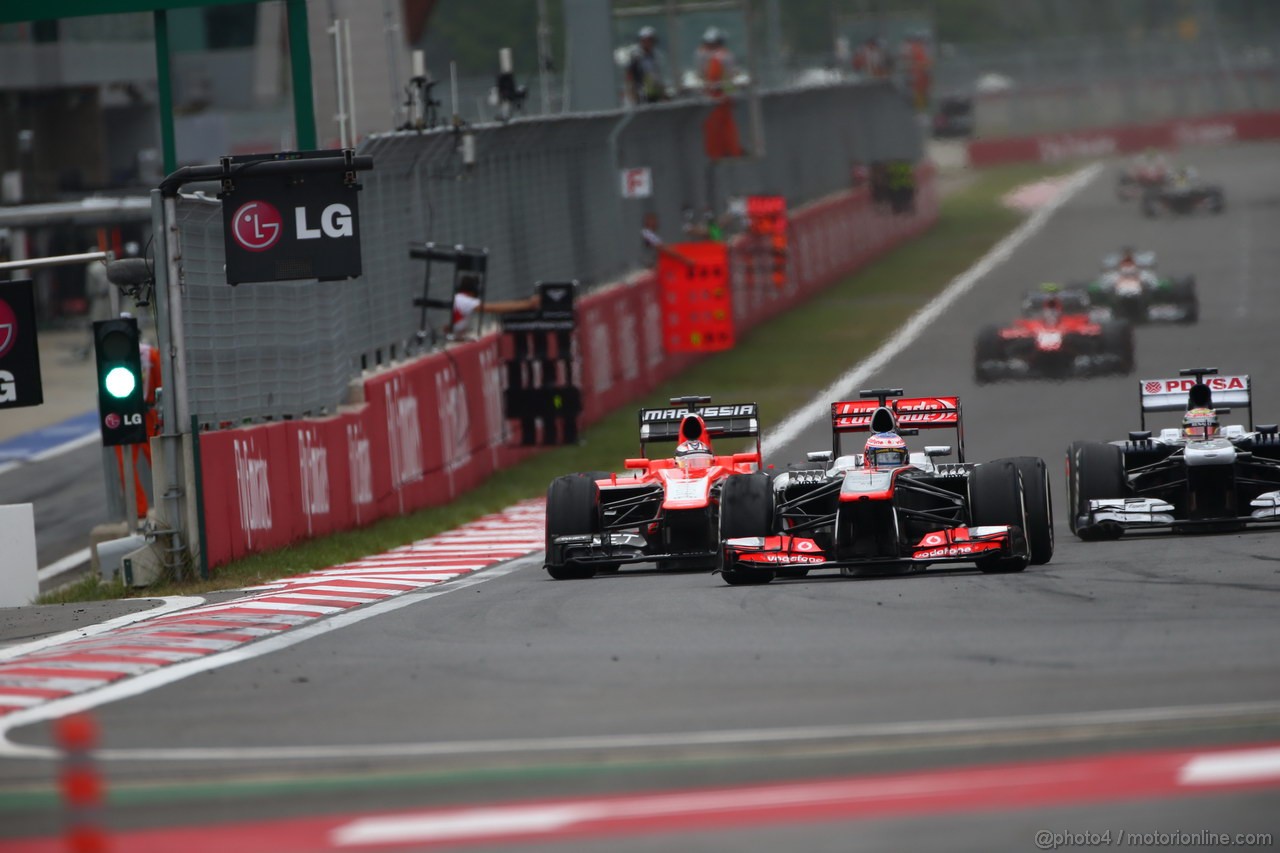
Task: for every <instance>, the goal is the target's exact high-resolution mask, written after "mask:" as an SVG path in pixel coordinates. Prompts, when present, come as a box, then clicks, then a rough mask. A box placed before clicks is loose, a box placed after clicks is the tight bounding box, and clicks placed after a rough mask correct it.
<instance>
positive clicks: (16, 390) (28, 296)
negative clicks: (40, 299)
mask: <svg viewBox="0 0 1280 853" xmlns="http://www.w3.org/2000/svg"><path fill="white" fill-rule="evenodd" d="M37 334H38V333H37V331H36V309H35V291H34V288H33V286H32V284H31V281H30V280H29V279H23V280H21V281H0V409H8V408H16V407H18V406H38V405H40V404H41V403H43V402H44V391H43V388H42V387H41V384H40V350H39V348H38V345H37V341H36V336H37Z"/></svg>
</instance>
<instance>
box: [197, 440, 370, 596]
mask: <svg viewBox="0 0 1280 853" xmlns="http://www.w3.org/2000/svg"><path fill="white" fill-rule="evenodd" d="M191 465H192V468H194V470H193V471H192V476H194V477H195V482H194V483H193V485H194V486H195V490H196V493H195V494H194V495H192V498H193V499H194V500H195V502H196V537H197V538H196V542H197V545H198V547H199V548H200V580H208V579H209V549H208V542H209V539H208V532H207V530H206V528H205V521H204V459H203V458H202V457H201V455H200V420H199V418H198V417H197V416H196V415H192V416H191ZM357 521H358V519H357Z"/></svg>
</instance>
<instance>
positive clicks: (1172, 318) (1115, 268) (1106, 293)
mask: <svg viewBox="0 0 1280 853" xmlns="http://www.w3.org/2000/svg"><path fill="white" fill-rule="evenodd" d="M1081 287H1083V288H1084V289H1085V290H1087V291H1088V293H1089V300H1090V303H1091V304H1092V305H1093V306H1094V307H1095V308H1098V309H1105V310H1106V311H1109V312H1110V314H1111V316H1112V317H1115V318H1117V319H1121V320H1127V321H1129V322H1130V323H1134V324H1138V323H1148V322H1174V323H1194V322H1196V321H1197V320H1199V319H1200V299H1199V297H1198V296H1197V295H1196V279H1195V276H1191V275H1187V276H1179V277H1171V276H1162V275H1160V274H1159V273H1158V272H1157V271H1156V261H1155V253H1153V252H1134V251H1132V250H1124V251H1122V252H1120V253H1117V254H1114V255H1108V256H1107V257H1106V258H1103V261H1102V273H1101V275H1099V276H1098V277H1097V278H1096V279H1094V280H1093V281H1091V282H1089V283H1087V284H1084V285H1081ZM1095 316H1097V315H1095Z"/></svg>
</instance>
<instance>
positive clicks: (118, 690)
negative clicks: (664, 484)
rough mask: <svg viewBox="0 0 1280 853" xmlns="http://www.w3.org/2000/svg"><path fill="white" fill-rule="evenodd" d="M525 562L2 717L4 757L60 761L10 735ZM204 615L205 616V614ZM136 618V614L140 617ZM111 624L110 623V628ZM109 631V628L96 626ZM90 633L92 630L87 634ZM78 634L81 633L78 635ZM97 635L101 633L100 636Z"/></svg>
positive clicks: (514, 562)
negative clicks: (17, 730) (19, 742)
mask: <svg viewBox="0 0 1280 853" xmlns="http://www.w3.org/2000/svg"><path fill="white" fill-rule="evenodd" d="M524 562H525V561H524V560H512V561H511V562H509V563H504V564H501V565H498V566H495V567H493V568H491V569H485V570H484V571H482V572H476V573H475V574H472V575H465V576H463V577H460V578H458V579H457V580H453V581H450V582H449V583H447V584H438V585H436V586H431V587H426V588H425V589H422V590H418V591H415V592H407V593H404V594H403V595H400V596H398V597H396V598H393V599H387V600H385V601H380V602H377V603H374V604H369V605H365V606H363V607H360V608H358V609H356V610H347V611H344V612H342V613H339V614H337V615H335V616H330V617H327V618H324V619H319V620H317V621H314V622H309V623H307V624H305V625H302V626H301V627H298V628H294V629H292V630H290V631H289V632H288V633H286V634H280V635H277V636H274V637H270V638H268V639H265V640H257V641H255V642H251V643H242V644H239V645H238V647H237V648H233V649H229V650H228V651H225V652H220V653H214V654H211V655H208V656H206V657H201V658H199V659H197V660H193V661H187V662H185V663H176V664H172V665H170V666H166V667H164V668H163V669H158V670H155V671H153V672H149V673H145V674H143V675H139V676H137V677H135V678H130V679H126V680H124V681H119V682H116V683H113V684H108V685H106V686H104V687H102V688H99V689H97V690H93V691H91V692H88V693H81V694H78V695H75V696H68V697H66V698H65V699H55V700H53V701H52V702H47V703H45V704H44V705H40V706H39V707H36V708H31V709H30V710H23V711H14V712H12V713H10V714H8V715H6V716H4V717H0V757H4V758H39V759H50V758H56V757H58V755H59V752H58V751H57V750H56V749H51V748H49V747H43V746H26V745H23V744H16V743H13V742H12V741H10V740H9V732H11V731H12V730H14V729H17V728H21V727H22V726H28V725H31V724H32V723H38V722H45V721H47V720H56V719H58V718H59V717H64V716H66V715H67V714H74V713H77V712H79V711H87V710H89V709H90V708H96V707H98V706H99V705H106V704H107V703H109V702H117V701H119V700H121V699H127V698H129V697H131V696H137V695H139V694H142V693H147V692H150V691H152V690H155V689H157V688H160V687H164V686H165V685H167V684H173V683H174V682H177V681H181V680H183V679H184V678H189V677H190V676H192V675H197V674H199V673H201V672H208V671H210V670H214V669H220V668H222V667H224V666H229V665H231V664H234V663H240V662H242V661H246V660H252V659H253V658H258V657H262V656H263V655H267V654H271V653H272V652H276V651H279V650H281V649H287V648H289V647H290V646H295V645H297V644H298V643H301V642H304V641H306V640H310V639H312V638H313V637H319V636H323V635H325V634H328V633H329V632H331V631H336V630H338V629H339V628H345V627H346V626H347V625H354V624H355V623H357V622H363V621H364V620H366V619H371V618H373V617H374V616H381V615H382V614H384V613H389V612H391V611H393V610H399V609H400V608H402V607H408V606H410V605H412V604H418V603H419V602H422V601H426V600H428V599H431V598H435V597H436V596H439V595H446V594H448V593H450V592H455V591H456V590H460V589H467V588H468V587H472V586H475V585H476V584H481V583H484V582H485V581H491V580H493V579H494V578H500V577H503V576H504V575H509V574H511V573H512V572H514V571H515V570H516V569H518V568H520V566H521V565H522V564H523V563H524ZM146 612H147V613H148V614H154V613H155V611H146ZM201 612H204V611H201ZM135 616H136V614H135ZM106 624H108V623H104V625H106ZM95 627H96V628H103V626H95ZM85 630H86V631H89V630H90V629H85ZM72 633H76V632H72ZM94 633H100V632H99V631H94ZM30 648H31V644H28V645H27V646H25V647H24V650H25V651H30Z"/></svg>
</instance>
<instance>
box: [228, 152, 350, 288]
mask: <svg viewBox="0 0 1280 853" xmlns="http://www.w3.org/2000/svg"><path fill="white" fill-rule="evenodd" d="M272 156H273V157H276V156H278V159H277V161H276V162H271V163H267V164H266V166H271V167H273V169H272V172H270V173H267V172H266V171H265V168H266V166H264V167H263V172H262V173H261V174H258V173H256V172H255V168H254V167H255V166H256V165H257V164H258V162H259V161H261V160H263V157H262V155H252V157H251V158H249V159H248V160H239V159H237V158H232V163H231V168H232V169H233V174H232V175H230V176H229V177H228V178H227V179H226V180H225V182H224V186H225V187H226V188H225V189H224V191H223V192H222V194H221V195H220V196H219V197H220V198H221V199H222V225H223V241H224V246H225V249H226V251H225V255H226V275H227V283H228V284H241V283H248V282H255V281H298V280H305V279H310V278H315V279H320V280H321V281H334V280H337V279H344V278H355V277H356V276H358V275H360V272H361V262H360V205H359V202H358V194H359V189H360V185H359V184H358V183H356V182H355V180H354V178H353V176H352V175H353V172H352V171H351V169H350V166H349V165H348V164H347V163H346V161H345V159H344V158H343V157H341V156H335V155H334V152H301V153H297V152H295V153H291V154H289V155H288V156H287V157H286V156H283V155H272ZM318 159H319V160H326V159H327V160H333V161H334V163H335V164H342V165H341V166H340V167H338V168H335V169H334V170H333V171H330V170H328V169H317V168H316V161H317V160H318ZM356 159H359V158H356ZM307 161H311V162H310V163H308V162H307ZM290 163H292V164H294V165H296V166H297V168H298V170H299V172H298V174H297V175H296V176H295V175H289V176H288V177H287V178H282V177H281V171H282V169H281V167H282V166H286V167H287V166H288V165H289V164H290ZM283 171H285V172H288V171H289V169H287V168H285V169H284V170H283Z"/></svg>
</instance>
